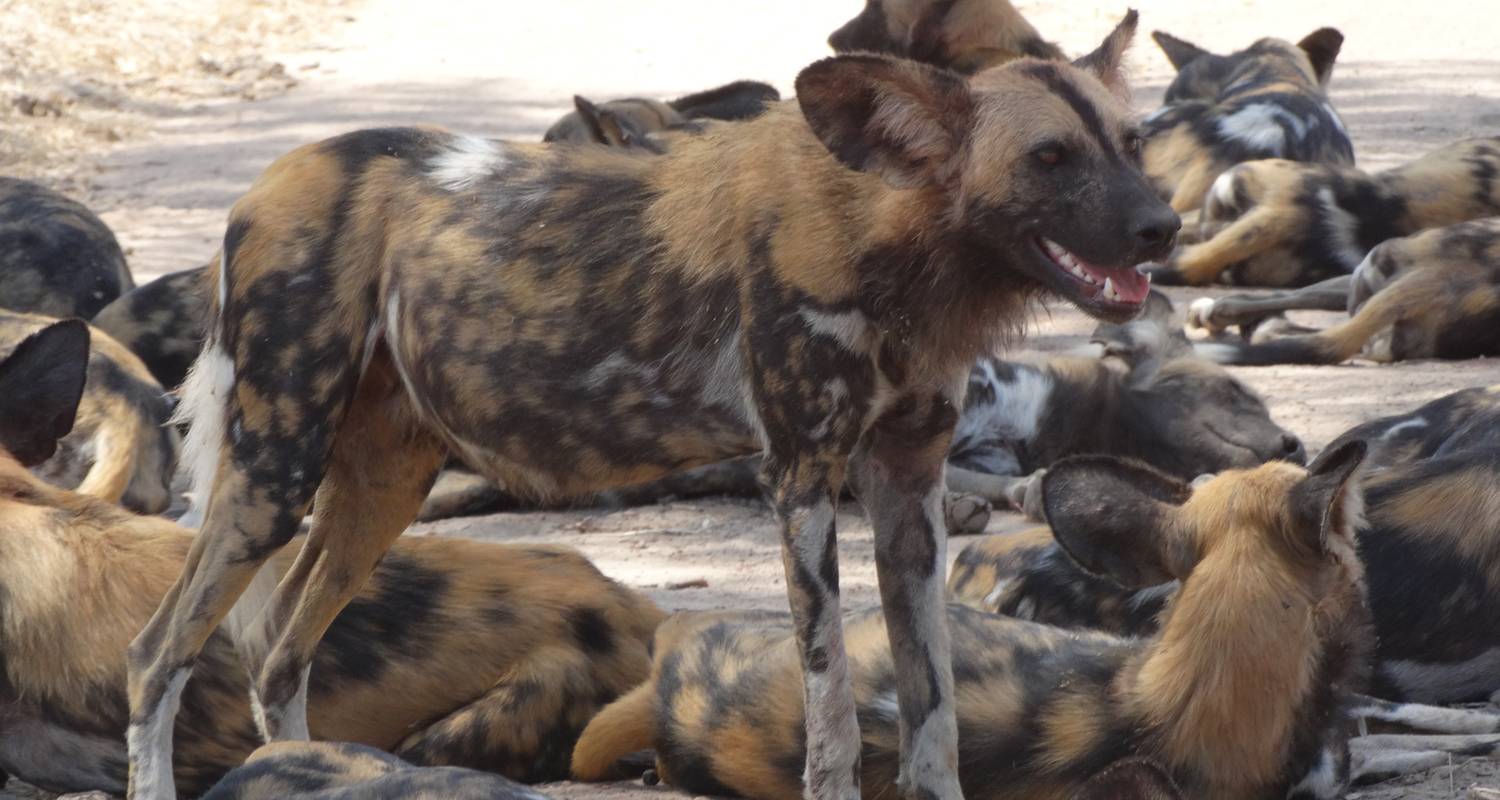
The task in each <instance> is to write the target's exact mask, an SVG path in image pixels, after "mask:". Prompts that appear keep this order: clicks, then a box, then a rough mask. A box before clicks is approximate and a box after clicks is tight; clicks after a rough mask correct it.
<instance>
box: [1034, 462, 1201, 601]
mask: <svg viewBox="0 0 1500 800" xmlns="http://www.w3.org/2000/svg"><path fill="white" fill-rule="evenodd" d="M1190 494H1191V490H1190V489H1189V488H1188V487H1187V485H1186V484H1184V483H1183V482H1182V481H1179V480H1177V479H1176V478H1172V477H1170V476H1167V475H1164V474H1162V473H1160V472H1157V471H1156V470H1154V469H1151V468H1150V467H1147V466H1145V465H1142V464H1136V463H1133V462H1130V461H1125V460H1122V459H1118V458H1112V457H1109V456H1078V457H1074V458H1067V459H1063V460H1062V461H1059V462H1058V463H1056V464H1054V465H1052V467H1051V468H1050V469H1048V470H1047V474H1046V476H1044V477H1043V478H1042V504H1043V506H1044V508H1045V509H1046V512H1047V522H1048V523H1050V524H1051V525H1052V533H1053V535H1054V536H1056V537H1057V542H1058V544H1059V545H1061V546H1062V549H1063V552H1065V553H1067V554H1068V556H1069V557H1070V558H1072V559H1073V560H1074V561H1075V562H1077V563H1078V566H1079V567H1082V568H1083V570H1084V571H1085V572H1088V573H1089V574H1091V575H1094V576H1097V577H1100V578H1104V579H1107V580H1110V581H1113V582H1114V583H1117V584H1119V585H1120V586H1123V587H1125V588H1126V589H1143V588H1146V587H1148V586H1156V585H1158V584H1162V583H1166V582H1167V581H1170V580H1173V579H1181V578H1184V577H1186V576H1187V573H1188V572H1189V571H1191V570H1192V567H1193V564H1194V563H1195V562H1196V561H1197V557H1196V555H1194V553H1193V552H1192V547H1191V542H1190V540H1189V539H1188V537H1187V536H1186V535H1185V534H1183V533H1182V532H1181V531H1179V530H1177V528H1176V526H1175V522H1174V520H1175V517H1176V513H1175V512H1176V508H1175V506H1178V505H1181V504H1182V503H1185V502H1187V499H1188V496H1189V495H1190Z"/></svg>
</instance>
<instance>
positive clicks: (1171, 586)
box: [1126, 581, 1182, 611]
mask: <svg viewBox="0 0 1500 800" xmlns="http://www.w3.org/2000/svg"><path fill="white" fill-rule="evenodd" d="M1181 586H1182V584H1181V583H1180V582H1178V581H1167V582H1166V583H1159V584H1157V585H1155V586H1147V587H1146V588H1144V589H1139V590H1137V591H1135V592H1134V593H1133V594H1131V595H1130V599H1129V600H1128V601H1126V605H1128V606H1130V609H1131V610H1132V611H1138V610H1140V609H1142V608H1145V607H1146V606H1148V605H1153V604H1155V603H1158V602H1161V601H1164V600H1166V599H1167V598H1169V597H1171V596H1172V595H1174V594H1176V593H1177V590H1178V589H1179V588H1180V587H1181Z"/></svg>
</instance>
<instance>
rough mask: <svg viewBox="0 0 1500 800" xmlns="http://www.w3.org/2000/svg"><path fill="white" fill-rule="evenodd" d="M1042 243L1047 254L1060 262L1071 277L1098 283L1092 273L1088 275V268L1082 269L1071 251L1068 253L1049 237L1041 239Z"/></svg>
mask: <svg viewBox="0 0 1500 800" xmlns="http://www.w3.org/2000/svg"><path fill="white" fill-rule="evenodd" d="M1042 245H1043V246H1045V247H1046V248H1047V254H1048V255H1050V256H1052V258H1053V259H1055V260H1056V261H1057V263H1059V264H1061V265H1062V266H1063V269H1066V270H1067V271H1068V273H1069V274H1071V275H1072V276H1073V277H1075V278H1077V279H1078V280H1081V281H1084V282H1085V283H1091V284H1095V285H1097V284H1098V283H1099V279H1098V278H1095V277H1094V276H1093V275H1090V274H1089V272H1088V270H1086V269H1084V268H1083V265H1081V264H1079V263H1078V259H1077V258H1076V257H1074V255H1073V254H1072V253H1069V252H1068V251H1067V250H1065V249H1063V247H1062V245H1059V244H1057V243H1055V242H1053V241H1052V240H1051V239H1043V240H1042Z"/></svg>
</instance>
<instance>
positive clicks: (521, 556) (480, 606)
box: [0, 321, 662, 800]
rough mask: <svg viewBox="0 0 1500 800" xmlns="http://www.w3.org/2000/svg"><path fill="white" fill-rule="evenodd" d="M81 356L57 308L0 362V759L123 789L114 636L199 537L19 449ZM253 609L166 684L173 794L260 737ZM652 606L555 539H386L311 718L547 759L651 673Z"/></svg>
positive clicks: (36, 431)
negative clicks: (54, 317) (175, 703)
mask: <svg viewBox="0 0 1500 800" xmlns="http://www.w3.org/2000/svg"><path fill="white" fill-rule="evenodd" d="M96 349H97V348H96ZM88 359H89V331H88V329H87V328H86V327H85V326H84V324H83V323H82V322H78V321H68V322H58V323H53V324H52V325H50V326H48V327H45V328H42V329H41V330H39V331H38V332H37V333H35V334H33V335H32V336H31V337H29V338H27V339H25V340H23V341H22V342H20V343H19V344H18V345H17V346H16V347H15V348H14V349H13V350H12V352H11V354H10V355H9V356H8V357H7V358H6V359H5V360H4V361H3V362H0V525H3V528H4V530H5V535H4V537H0V597H4V598H5V603H4V604H3V606H0V622H3V624H0V653H4V655H5V673H4V675H5V680H4V681H3V682H0V769H3V770H4V772H6V773H9V774H11V775H15V776H17V777H19V778H21V779H23V780H25V781H27V782H29V783H33V784H36V785H39V786H42V787H45V788H48V789H51V790H54V791H91V790H101V791H108V792H113V793H119V792H122V791H124V790H125V788H126V766H125V764H126V761H125V758H126V726H127V724H128V721H129V706H128V702H127V697H126V661H125V650H126V647H127V645H128V644H129V640H130V637H131V636H132V635H134V632H135V631H137V630H139V629H140V628H141V627H142V626H144V625H145V624H146V621H147V619H148V618H149V617H150V615H151V612H152V610H153V609H155V608H156V606H157V605H158V604H159V603H160V602H161V598H162V597H163V596H164V595H165V594H166V593H167V590H168V587H170V586H171V583H172V579H173V577H174V576H175V575H176V574H177V573H178V572H179V571H180V570H181V569H182V565H183V563H184V561H185V560H186V559H187V557H188V551H189V548H190V547H191V546H192V545H193V543H194V537H193V535H192V532H191V531H189V530H187V529H185V528H182V527H179V526H177V525H175V524H174V523H172V522H170V521H168V520H165V519H162V518H160V517H145V516H137V515H134V514H131V513H129V512H127V511H125V510H123V509H121V508H119V507H117V506H114V505H112V504H109V503H105V502H103V501H101V500H98V499H96V498H93V497H88V496H85V495H82V494H78V493H76V492H72V491H68V490H66V489H59V488H56V487H53V486H50V485H48V484H45V483H43V482H41V481H39V480H37V479H36V478H35V477H33V476H32V475H31V473H30V472H28V471H27V469H26V466H27V465H30V464H33V463H36V462H38V461H39V460H41V459H45V458H46V457H47V454H48V452H49V451H50V450H51V449H53V448H55V447H56V446H57V441H58V440H59V439H60V438H62V437H63V436H64V434H66V433H67V430H68V427H69V425H71V423H72V420H73V413H74V409H75V408H77V406H78V399H79V396H80V393H81V391H82V388H81V387H82V386H83V383H84V377H85V369H86V365H87V361H88ZM90 380H92V378H91V377H90ZM295 556H296V546H295V544H294V546H293V547H290V548H285V549H282V550H279V551H277V552H275V553H273V554H271V555H270V557H269V560H268V562H267V563H268V570H269V571H268V574H269V575H270V576H271V577H272V578H273V579H275V578H278V577H280V576H282V575H283V574H285V573H287V572H288V571H289V570H290V569H292V563H293V560H294V558H295ZM257 610H258V609H254V608H241V609H240V610H239V612H238V613H237V615H236V616H231V618H230V620H229V624H228V625H226V626H225V628H224V629H220V630H216V631H213V632H211V634H210V635H209V637H208V640H207V642H206V644H205V646H204V649H203V652H202V654H201V655H200V657H199V662H198V668H199V669H200V670H201V679H200V680H198V681H194V682H193V684H192V685H191V686H190V687H189V688H188V690H187V691H186V693H185V694H184V695H183V697H182V711H181V713H180V714H179V715H178V716H177V720H176V728H175V735H176V740H177V744H178V747H177V751H176V754H175V763H174V765H173V766H174V771H173V776H174V778H175V782H176V785H177V787H178V788H179V789H181V790H182V791H183V792H184V793H186V794H189V795H193V796H196V795H198V794H199V793H201V792H203V791H204V790H205V789H207V788H208V787H209V786H210V785H211V784H212V783H213V782H214V781H215V780H216V779H218V778H219V777H221V776H222V775H223V774H224V773H225V772H227V771H229V770H230V769H232V768H233V767H235V766H237V765H238V764H239V763H240V762H241V761H243V760H244V758H245V756H246V755H247V754H249V753H250V752H251V751H252V750H254V749H255V748H256V747H257V746H258V745H259V744H260V733H259V731H258V730H257V724H256V721H255V720H254V718H253V716H252V714H251V706H250V701H249V697H250V685H251V683H250V680H249V676H248V675H247V674H246V672H245V669H244V668H243V666H242V665H241V661H240V659H239V658H238V656H237V654H236V652H235V648H234V646H233V644H232V642H231V637H230V633H231V631H232V630H233V629H235V628H236V626H241V625H244V624H246V623H247V622H248V621H249V619H248V618H247V617H253V615H254V612H255V611H257ZM661 617H662V614H661V612H660V611H658V610H657V609H656V607H655V606H654V605H652V603H651V602H650V601H649V600H647V599H645V598H643V597H640V596H639V595H637V594H635V593H634V592H631V591H630V590H628V589H626V588H624V587H622V586H620V585H619V584H617V583H615V582H614V581H611V580H609V579H608V578H606V577H604V576H603V575H601V574H600V573H599V572H598V570H596V569H595V568H594V567H593V565H591V564H590V563H589V562H588V561H586V560H585V559H584V558H583V557H582V556H580V555H579V554H578V553H576V552H574V551H573V550H571V549H568V548H561V547H545V546H507V545H499V544H484V543H479V542H468V541H463V540H459V539H441V538H410V539H402V540H401V541H400V542H398V543H397V544H396V545H395V546H394V547H393V548H392V549H391V551H390V552H389V553H388V554H387V555H386V556H385V558H384V559H383V560H382V561H381V562H380V564H379V566H378V567H377V568H376V569H375V572H374V575H373V576H372V577H371V578H370V580H369V582H368V583H367V584H366V585H365V586H364V587H363V589H362V590H361V591H360V593H359V594H358V595H357V596H356V597H355V598H354V600H353V601H352V602H351V603H350V604H349V605H348V606H347V607H346V608H345V609H344V610H343V612H342V613H341V614H340V615H339V616H338V618H337V619H336V620H334V622H333V624H332V626H331V627H330V628H329V629H328V633H327V635H326V636H324V637H323V640H322V642H321V643H320V644H319V645H318V647H317V649H316V651H315V652H314V654H313V657H312V659H311V665H312V672H311V680H310V685H309V691H308V710H307V713H308V719H309V729H310V732H311V734H312V735H313V736H315V737H317V738H320V739H334V740H342V741H350V742H360V743H364V744H366V745H371V746H375V747H379V748H381V749H383V750H388V751H391V752H393V753H395V754H396V755H398V756H400V757H401V758H404V759H406V760H407V761H410V762H412V763H414V764H422V765H455V766H466V767H475V768H480V769H485V770H490V771H494V772H500V773H502V774H505V775H507V776H509V777H511V778H515V779H518V780H526V781H534V780H548V779H557V778H560V777H563V776H564V775H566V773H567V769H568V758H569V753H570V752H571V750H572V746H573V742H574V740H575V739H576V737H577V735H578V732H579V731H580V730H582V728H583V726H584V724H585V723H586V722H587V721H588V720H589V718H591V717H592V716H593V715H594V713H595V712H596V711H597V710H598V709H599V708H600V707H601V706H602V705H603V704H605V703H607V702H609V701H610V700H611V699H613V698H614V697H616V696H618V695H619V694H621V693H622V692H624V691H626V690H628V689H630V688H631V687H633V686H635V685H636V684H638V683H639V682H641V681H642V680H644V679H645V677H646V675H647V672H648V670H649V668H650V658H649V656H648V651H647V648H648V646H649V644H650V640H651V635H652V631H653V630H654V629H655V627H656V624H657V623H658V622H659V621H660V619H661ZM281 752H283V753H285V752H287V751H286V750H285V749H283V750H282V751H281ZM352 796H357V797H372V796H373V795H369V794H355V795H352ZM400 796H401V795H399V794H393V795H380V796H379V797H390V798H391V800H395V798H397V797H400Z"/></svg>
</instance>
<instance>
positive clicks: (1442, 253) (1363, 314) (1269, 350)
mask: <svg viewBox="0 0 1500 800" xmlns="http://www.w3.org/2000/svg"><path fill="white" fill-rule="evenodd" d="M1345 308H1347V309H1348V311H1349V313H1350V317H1349V319H1348V320H1347V321H1345V322H1341V323H1339V324H1337V325H1334V326H1332V327H1330V328H1327V329H1326V330H1321V331H1320V330H1313V329H1308V328H1303V327H1298V326H1295V325H1291V324H1289V323H1288V322H1287V321H1286V320H1285V319H1280V318H1278V315H1280V314H1281V313H1282V312H1285V311H1290V310H1295V309H1324V310H1343V309H1345ZM1268 318H1270V321H1268ZM1272 323H1276V324H1272ZM1188 324H1189V325H1190V326H1192V327H1197V328H1202V329H1205V330H1207V331H1209V332H1210V333H1220V332H1222V331H1224V330H1225V329H1226V328H1228V327H1230V326H1232V325H1239V326H1240V330H1241V333H1242V335H1241V336H1240V337H1238V338H1236V337H1229V336H1219V337H1216V338H1215V339H1214V340H1213V341H1210V342H1200V343H1197V344H1196V345H1195V348H1196V349H1197V350H1198V351H1199V352H1201V353H1203V354H1204V355H1206V356H1207V357H1209V358H1211V359H1213V360H1214V361H1217V362H1220V363H1223V364H1241V365H1266V364H1337V363H1339V362H1341V361H1345V360H1347V359H1350V358H1353V357H1355V356H1362V357H1365V358H1369V359H1372V360H1375V361H1387V362H1389V361H1404V360H1407V359H1413V358H1448V359H1462V358H1478V357H1482V356H1492V355H1497V354H1500V217H1492V218H1489V219H1482V220H1475V221H1473V222H1463V223H1459V224H1457V225H1449V226H1448V227H1446V228H1433V229H1431V230H1426V231H1422V232H1421V233H1418V234H1414V235H1412V236H1408V237H1406V238H1403V239H1392V240H1390V241H1387V242H1384V243H1382V244H1380V245H1378V246H1376V247H1375V249H1374V250H1371V251H1370V254H1369V255H1368V256H1366V257H1365V259H1364V261H1362V262H1360V264H1359V266H1358V267H1357V268H1356V269H1355V270H1354V274H1353V275H1352V276H1347V277H1345V278H1341V279H1333V280H1329V281H1325V282H1323V283H1321V284H1317V285H1314V286H1309V287H1306V288H1303V289H1299V290H1297V291H1295V292H1287V293H1282V294H1278V295H1273V296H1269V297H1264V296H1263V297H1254V296H1237V295H1231V296H1229V297H1223V298H1219V299H1212V298H1201V299H1199V300H1197V301H1195V302H1194V303H1193V304H1192V306H1191V307H1190V308H1189V309H1188Z"/></svg>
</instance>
